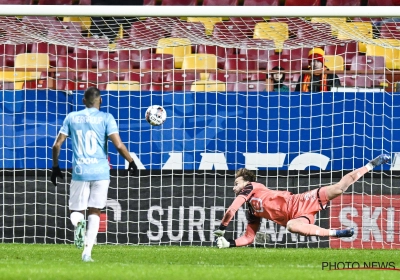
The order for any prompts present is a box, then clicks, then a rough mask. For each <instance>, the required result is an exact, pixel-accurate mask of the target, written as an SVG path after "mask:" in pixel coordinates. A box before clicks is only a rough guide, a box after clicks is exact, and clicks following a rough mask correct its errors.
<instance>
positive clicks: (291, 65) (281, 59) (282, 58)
mask: <svg viewBox="0 0 400 280" xmlns="http://www.w3.org/2000/svg"><path fill="white" fill-rule="evenodd" d="M276 66H279V67H282V68H283V69H284V70H285V71H289V72H299V71H300V70H301V57H300V56H299V57H295V56H289V55H276V54H275V55H271V56H270V57H269V60H268V68H267V69H268V70H272V68H274V67H276Z"/></svg>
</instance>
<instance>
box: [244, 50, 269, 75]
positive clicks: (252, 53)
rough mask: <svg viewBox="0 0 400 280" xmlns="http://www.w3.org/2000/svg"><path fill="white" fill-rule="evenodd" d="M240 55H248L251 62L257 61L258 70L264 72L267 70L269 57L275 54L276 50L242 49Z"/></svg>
mask: <svg viewBox="0 0 400 280" xmlns="http://www.w3.org/2000/svg"><path fill="white" fill-rule="evenodd" d="M239 54H241V55H246V56H247V59H248V60H249V61H255V62H256V63H257V64H258V66H257V69H260V70H264V69H266V68H267V65H268V59H269V57H270V56H271V55H274V54H275V50H271V49H264V48H263V49H249V48H241V49H240V50H239Z"/></svg>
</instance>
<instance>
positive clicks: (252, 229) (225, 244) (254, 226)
mask: <svg viewBox="0 0 400 280" xmlns="http://www.w3.org/2000/svg"><path fill="white" fill-rule="evenodd" d="M259 227H260V223H259V222H258V223H248V224H247V228H246V232H245V233H244V235H242V236H241V237H239V238H237V239H235V240H233V239H225V237H223V236H221V237H218V238H217V247H218V248H220V249H223V248H232V247H240V246H247V245H250V244H252V243H253V241H254V238H255V236H256V233H257V231H258V229H259Z"/></svg>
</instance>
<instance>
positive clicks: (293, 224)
mask: <svg viewBox="0 0 400 280" xmlns="http://www.w3.org/2000/svg"><path fill="white" fill-rule="evenodd" d="M286 228H287V230H288V231H290V232H291V233H298V234H300V235H304V236H333V237H351V236H353V234H354V230H353V229H338V230H336V229H326V228H322V227H319V226H317V225H314V224H310V223H309V220H308V219H307V218H303V217H300V218H297V219H293V220H290V221H289V222H288V223H287V225H286Z"/></svg>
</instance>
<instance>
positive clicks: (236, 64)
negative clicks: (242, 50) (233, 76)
mask: <svg viewBox="0 0 400 280" xmlns="http://www.w3.org/2000/svg"><path fill="white" fill-rule="evenodd" d="M224 69H226V70H242V71H249V70H258V63H257V61H255V60H249V59H248V57H247V56H246V55H244V54H231V55H228V56H227V58H226V61H225V66H224Z"/></svg>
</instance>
